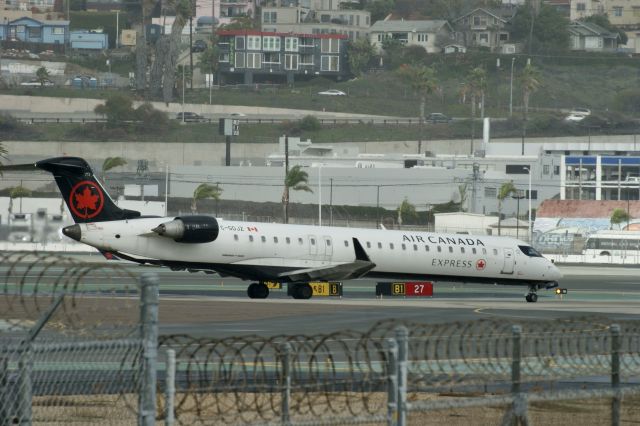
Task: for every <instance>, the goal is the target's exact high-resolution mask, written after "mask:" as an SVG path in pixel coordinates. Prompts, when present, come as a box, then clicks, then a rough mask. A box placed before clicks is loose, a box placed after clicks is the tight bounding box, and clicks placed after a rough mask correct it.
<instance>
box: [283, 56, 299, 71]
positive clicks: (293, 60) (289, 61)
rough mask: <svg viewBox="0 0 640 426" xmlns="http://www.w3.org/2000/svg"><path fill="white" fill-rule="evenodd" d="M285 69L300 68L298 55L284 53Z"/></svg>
mask: <svg viewBox="0 0 640 426" xmlns="http://www.w3.org/2000/svg"><path fill="white" fill-rule="evenodd" d="M284 69H286V70H297V69H298V55H291V54H285V55H284Z"/></svg>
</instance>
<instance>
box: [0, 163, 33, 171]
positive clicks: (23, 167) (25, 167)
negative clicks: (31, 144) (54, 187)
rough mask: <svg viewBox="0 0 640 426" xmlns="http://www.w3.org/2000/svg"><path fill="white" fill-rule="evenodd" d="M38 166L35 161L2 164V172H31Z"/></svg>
mask: <svg viewBox="0 0 640 426" xmlns="http://www.w3.org/2000/svg"><path fill="white" fill-rule="evenodd" d="M37 168H38V167H37V166H36V165H35V164H34V163H30V164H10V165H6V164H4V165H1V166H0V172H30V171H33V170H36V169H37Z"/></svg>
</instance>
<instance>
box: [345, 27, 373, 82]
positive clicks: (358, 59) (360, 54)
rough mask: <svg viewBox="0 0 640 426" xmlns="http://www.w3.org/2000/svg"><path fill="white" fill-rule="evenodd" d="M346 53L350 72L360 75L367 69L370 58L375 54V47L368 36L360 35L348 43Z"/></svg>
mask: <svg viewBox="0 0 640 426" xmlns="http://www.w3.org/2000/svg"><path fill="white" fill-rule="evenodd" d="M347 55H348V58H349V67H350V68H351V72H352V73H353V74H354V75H356V76H360V75H362V73H363V72H365V71H367V70H368V69H369V64H370V63H371V59H372V58H373V56H374V55H375V48H374V47H373V45H372V44H371V42H370V41H369V39H368V38H366V37H362V38H359V39H357V40H356V41H353V42H350V43H349V46H348V47H347Z"/></svg>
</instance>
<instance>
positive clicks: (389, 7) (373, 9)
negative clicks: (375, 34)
mask: <svg viewBox="0 0 640 426" xmlns="http://www.w3.org/2000/svg"><path fill="white" fill-rule="evenodd" d="M393 3H394V1H393V0H373V1H371V2H368V3H367V4H366V5H365V10H368V11H369V12H370V13H371V23H374V22H376V21H379V20H381V19H384V18H385V17H386V16H387V15H389V14H390V13H391V12H392V11H393Z"/></svg>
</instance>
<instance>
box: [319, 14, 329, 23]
mask: <svg viewBox="0 0 640 426" xmlns="http://www.w3.org/2000/svg"><path fill="white" fill-rule="evenodd" d="M330 21H331V15H327V14H323V15H320V22H330Z"/></svg>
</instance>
